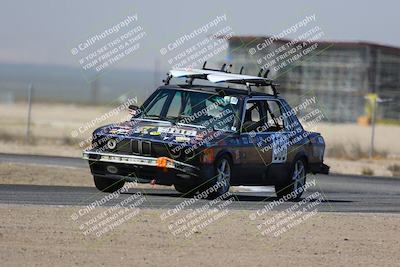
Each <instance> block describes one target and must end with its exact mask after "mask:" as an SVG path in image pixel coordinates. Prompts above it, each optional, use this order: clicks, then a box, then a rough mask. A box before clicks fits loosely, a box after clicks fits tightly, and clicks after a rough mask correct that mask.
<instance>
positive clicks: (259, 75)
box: [257, 69, 263, 77]
mask: <svg viewBox="0 0 400 267" xmlns="http://www.w3.org/2000/svg"><path fill="white" fill-rule="evenodd" d="M262 72H263V69H260V71H259V72H258V74H257V76H258V77H261V74H262Z"/></svg>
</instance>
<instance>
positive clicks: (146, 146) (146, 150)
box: [142, 141, 151, 155]
mask: <svg viewBox="0 0 400 267" xmlns="http://www.w3.org/2000/svg"><path fill="white" fill-rule="evenodd" d="M142 154H143V155H151V142H150V141H142Z"/></svg>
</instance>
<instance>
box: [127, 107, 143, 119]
mask: <svg viewBox="0 0 400 267" xmlns="http://www.w3.org/2000/svg"><path fill="white" fill-rule="evenodd" d="M128 110H129V114H131V115H132V116H133V117H137V116H138V115H139V114H140V113H141V110H140V108H139V107H138V106H136V105H129V106H128Z"/></svg>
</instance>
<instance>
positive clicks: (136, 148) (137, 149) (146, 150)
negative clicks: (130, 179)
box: [131, 139, 152, 156]
mask: <svg viewBox="0 0 400 267" xmlns="http://www.w3.org/2000/svg"><path fill="white" fill-rule="evenodd" d="M131 149H132V150H131V151H132V154H134V155H143V156H151V155H152V154H151V152H152V151H151V142H150V141H142V140H135V139H134V140H132V142H131Z"/></svg>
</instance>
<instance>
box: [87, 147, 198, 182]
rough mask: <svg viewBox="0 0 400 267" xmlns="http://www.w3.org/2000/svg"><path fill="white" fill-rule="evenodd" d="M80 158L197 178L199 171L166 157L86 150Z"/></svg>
mask: <svg viewBox="0 0 400 267" xmlns="http://www.w3.org/2000/svg"><path fill="white" fill-rule="evenodd" d="M82 158H83V159H85V160H88V161H96V162H113V163H123V164H132V165H139V166H149V167H158V168H167V169H174V170H178V171H180V172H183V173H186V174H190V175H193V176H198V175H197V174H196V171H198V170H199V168H197V167H195V166H193V165H190V164H186V163H183V162H180V161H177V160H173V159H170V158H166V157H160V158H154V157H144V156H136V155H123V154H112V153H101V152H94V151H90V150H86V151H83V156H82Z"/></svg>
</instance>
